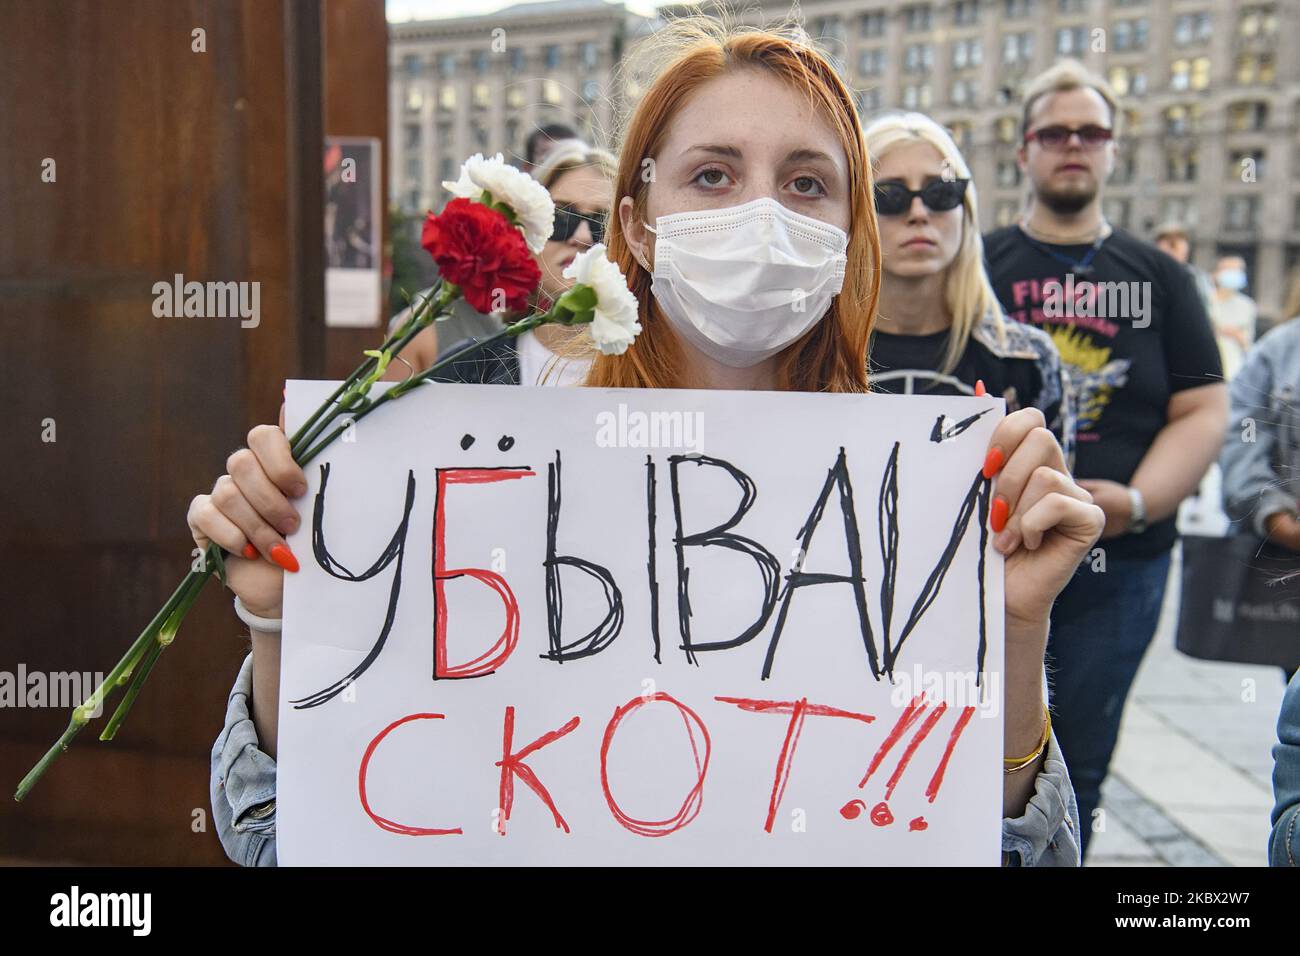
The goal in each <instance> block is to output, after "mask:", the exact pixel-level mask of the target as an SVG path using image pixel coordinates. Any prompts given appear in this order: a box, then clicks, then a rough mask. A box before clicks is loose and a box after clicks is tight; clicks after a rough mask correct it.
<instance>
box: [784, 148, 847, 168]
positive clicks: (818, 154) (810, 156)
mask: <svg viewBox="0 0 1300 956" xmlns="http://www.w3.org/2000/svg"><path fill="white" fill-rule="evenodd" d="M785 161H786V162H787V163H829V164H830V165H832V166H836V163H835V157H833V156H831V154H830V153H823V152H822V151H821V150H819V149H806V148H805V149H792V150H791V151H790V152H789V153H787V154H786V157H785ZM836 168H838V166H836Z"/></svg>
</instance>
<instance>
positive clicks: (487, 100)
mask: <svg viewBox="0 0 1300 956" xmlns="http://www.w3.org/2000/svg"><path fill="white" fill-rule="evenodd" d="M470 92H471V96H472V97H473V100H474V108H475V109H476V110H485V109H487V108H488V107H489V106H491V105H492V88H491V87H490V86H488V85H487V84H486V83H475V84H474V87H473V89H472V90H471V91H470Z"/></svg>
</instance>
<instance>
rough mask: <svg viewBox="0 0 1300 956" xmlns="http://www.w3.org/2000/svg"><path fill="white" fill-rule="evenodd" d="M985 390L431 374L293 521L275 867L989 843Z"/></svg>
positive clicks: (998, 688)
mask: <svg viewBox="0 0 1300 956" xmlns="http://www.w3.org/2000/svg"><path fill="white" fill-rule="evenodd" d="M332 388H333V384H332V383H328V382H301V381H294V382H290V383H289V386H288V392H287V395H288V408H287V419H288V424H289V428H290V430H293V428H294V427H296V425H297V423H299V422H301V421H303V420H304V419H305V418H306V416H307V415H308V414H310V412H311V411H312V410H313V409H315V407H316V406H317V405H319V404H320V403H321V402H322V401H324V400H325V399H326V398H327V397H328V396H329V394H330V392H331V391H332ZM1003 409H1004V405H1003V403H1002V401H1001V400H1000V399H993V398H966V399H955V398H938V397H932V396H931V397H925V396H885V395H823V394H807V393H788V392H724V391H717V392H713V391H679V390H622V389H588V388H572V389H565V388H544V387H542V388H536V387H535V388H516V387H509V386H480V385H474V386H469V385H429V386H426V387H424V388H422V389H419V390H417V391H416V392H414V393H412V394H410V395H407V396H405V397H403V398H402V399H401V400H399V401H397V402H395V403H394V404H393V405H391V406H387V407H385V408H383V409H381V410H379V411H377V412H376V413H375V414H374V415H372V416H370V417H368V418H366V419H365V420H363V421H361V422H359V423H358V424H357V425H356V426H355V429H354V434H352V435H350V436H348V437H349V439H350V440H346V441H345V440H339V441H337V442H335V443H334V444H333V445H332V446H330V447H329V448H328V449H327V450H326V451H325V452H324V453H323V454H322V455H321V456H320V457H318V458H317V459H316V460H315V461H313V462H311V463H310V464H309V465H308V466H307V469H306V471H307V475H308V479H309V482H310V487H309V490H308V493H307V495H306V496H304V498H302V499H300V502H301V507H302V511H303V515H302V516H303V524H302V527H301V530H299V531H298V532H297V533H296V534H294V535H293V536H292V537H291V538H290V539H289V544H290V547H291V548H292V549H293V551H294V553H295V554H296V555H297V556H298V558H299V562H300V564H301V571H299V572H298V573H297V574H291V575H287V576H286V580H285V596H284V635H283V646H282V665H281V674H280V693H281V703H280V724H279V753H278V779H277V788H278V802H277V807H278V811H277V850H278V857H279V860H280V862H281V863H283V864H476V865H500V864H610V863H613V864H737V863H739V864H790V863H795V864H808V863H816V864H822V863H839V864H881V865H899V864H922V863H961V864H990V865H992V864H996V863H997V862H998V861H999V853H1000V847H1001V828H1000V819H1001V815H1002V814H1001V803H1002V771H1001V767H1002V759H1001V758H1002V683H1001V671H1002V652H1003V633H1002V632H1003V602H1002V593H1003V587H1002V572H1003V564H1002V558H1001V556H1000V555H998V554H997V553H996V552H995V551H994V550H993V549H992V547H991V543H990V535H989V533H988V531H987V508H988V501H989V494H990V486H989V483H988V482H986V481H984V480H983V478H982V476H981V474H980V468H981V465H982V463H983V461H984V456H985V452H986V450H987V447H988V443H989V438H990V435H991V433H992V431H993V428H994V427H995V426H996V424H997V423H998V421H1000V420H1001V418H1002V416H1003V413H1004V412H1003Z"/></svg>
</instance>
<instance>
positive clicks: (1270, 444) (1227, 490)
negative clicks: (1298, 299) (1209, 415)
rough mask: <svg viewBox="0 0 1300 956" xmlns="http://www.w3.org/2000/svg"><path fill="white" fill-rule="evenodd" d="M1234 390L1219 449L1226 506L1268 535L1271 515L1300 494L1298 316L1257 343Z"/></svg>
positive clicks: (1288, 508) (1292, 505)
mask: <svg viewBox="0 0 1300 956" xmlns="http://www.w3.org/2000/svg"><path fill="white" fill-rule="evenodd" d="M1230 391H1231V394H1232V416H1231V418H1230V419H1229V420H1228V432H1227V434H1226V435H1225V436H1224V442H1223V450H1222V452H1221V453H1220V455H1219V465H1220V467H1221V468H1222V469H1223V506H1224V510H1225V511H1227V513H1228V516H1229V517H1230V518H1232V519H1233V520H1234V521H1240V522H1242V523H1244V524H1248V525H1249V527H1250V528H1252V529H1253V530H1254V532H1255V533H1256V534H1257V535H1259V536H1260V537H1261V538H1264V537H1267V536H1268V531H1267V528H1265V526H1264V522H1265V520H1266V519H1267V518H1268V516H1269V515H1271V514H1274V513H1275V512H1278V511H1282V512H1286V513H1287V514H1295V513H1296V499H1297V497H1300V477H1297V476H1300V318H1297V319H1296V320H1295V321H1292V322H1287V323H1285V324H1283V325H1280V326H1278V327H1276V328H1274V329H1270V330H1269V332H1268V333H1267V334H1266V335H1265V336H1264V337H1263V338H1261V339H1260V340H1259V341H1258V342H1256V343H1255V345H1254V346H1253V347H1252V348H1251V350H1250V353H1249V354H1248V355H1247V356H1246V361H1245V364H1244V365H1242V367H1241V370H1240V371H1239V372H1237V374H1236V376H1235V377H1234V378H1233V380H1232V382H1231V384H1230ZM1247 421H1248V422H1249V423H1248V424H1243V422H1247ZM1247 429H1249V431H1247ZM1247 436H1249V439H1251V440H1247Z"/></svg>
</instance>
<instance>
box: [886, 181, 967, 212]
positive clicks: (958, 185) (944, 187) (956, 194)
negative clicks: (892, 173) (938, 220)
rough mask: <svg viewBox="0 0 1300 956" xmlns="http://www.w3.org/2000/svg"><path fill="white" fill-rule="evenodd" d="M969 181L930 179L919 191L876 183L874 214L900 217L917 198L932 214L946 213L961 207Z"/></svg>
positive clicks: (897, 185) (898, 185) (894, 183)
mask: <svg viewBox="0 0 1300 956" xmlns="http://www.w3.org/2000/svg"><path fill="white" fill-rule="evenodd" d="M969 183H970V180H969V179H932V180H930V182H928V183H926V184H925V185H924V186H922V187H921V188H920V189H908V188H907V187H906V186H904V185H903V184H902V183H898V182H884V183H876V212H878V213H879V214H880V215H882V216H901V215H902V214H903V213H905V212H907V211H908V210H909V209H911V208H912V200H913V199H915V198H916V197H917V196H920V197H921V202H923V203H925V208H927V209H929V210H931V211H932V212H947V211H948V210H949V209H956V208H957V207H958V206H960V205H961V201H962V199H964V198H965V196H966V186H967V185H968V184H969Z"/></svg>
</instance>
